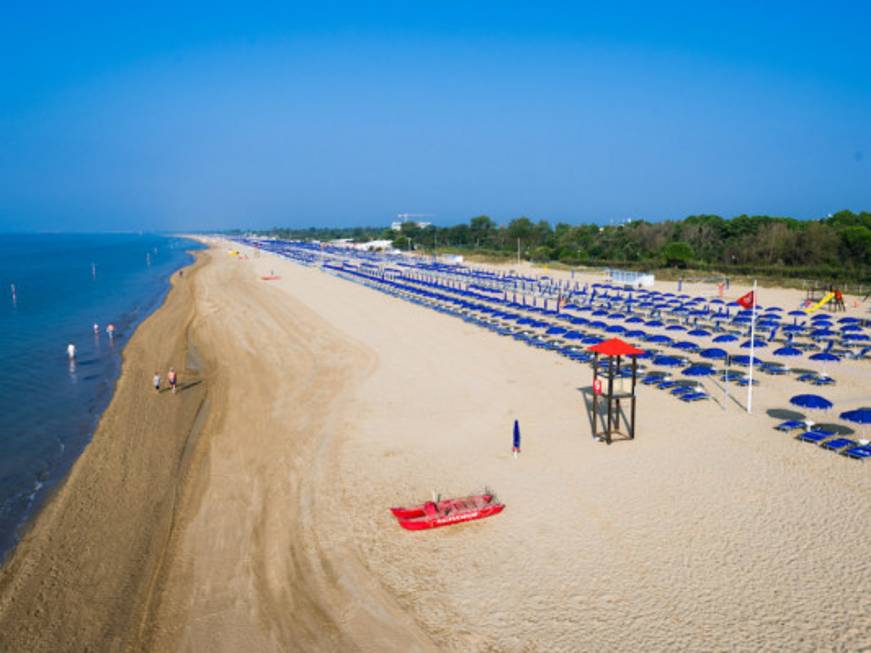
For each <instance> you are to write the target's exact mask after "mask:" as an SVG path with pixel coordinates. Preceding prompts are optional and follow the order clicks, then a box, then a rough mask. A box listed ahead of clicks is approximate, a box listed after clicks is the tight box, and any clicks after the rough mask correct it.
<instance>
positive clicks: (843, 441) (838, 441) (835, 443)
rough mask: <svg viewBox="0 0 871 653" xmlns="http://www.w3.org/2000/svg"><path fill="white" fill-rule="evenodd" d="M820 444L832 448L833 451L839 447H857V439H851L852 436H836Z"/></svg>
mask: <svg viewBox="0 0 871 653" xmlns="http://www.w3.org/2000/svg"><path fill="white" fill-rule="evenodd" d="M820 446H821V447H825V448H826V449H830V450H832V451H837V450H838V449H843V448H844V447H849V446H854V447H855V446H856V441H855V440H851V439H850V438H835V439H834V440H829V441H828V442H823V443H822V444H821V445H820Z"/></svg>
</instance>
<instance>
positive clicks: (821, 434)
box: [795, 431, 834, 444]
mask: <svg viewBox="0 0 871 653" xmlns="http://www.w3.org/2000/svg"><path fill="white" fill-rule="evenodd" d="M833 435H834V433H831V432H830V431H805V432H804V433H800V434H798V435H797V436H796V437H795V439H796V440H801V441H802V442H810V443H811V444H819V443H820V442H822V441H823V440H825V439H826V438H830V437H832V436H833Z"/></svg>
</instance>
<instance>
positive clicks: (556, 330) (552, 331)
mask: <svg viewBox="0 0 871 653" xmlns="http://www.w3.org/2000/svg"><path fill="white" fill-rule="evenodd" d="M545 333H546V334H547V335H549V336H559V335H562V334H564V333H568V329H566V328H564V327H561V326H552V327H550V328H549V329H548V330H547V331H545Z"/></svg>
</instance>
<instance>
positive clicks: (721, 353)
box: [699, 347, 729, 360]
mask: <svg viewBox="0 0 871 653" xmlns="http://www.w3.org/2000/svg"><path fill="white" fill-rule="evenodd" d="M728 355H729V354H728V352H727V351H726V350H725V349H719V348H717V347H711V348H710V349H702V351H700V352H699V356H701V357H702V358H707V359H710V360H723V359H724V358H726V356H728Z"/></svg>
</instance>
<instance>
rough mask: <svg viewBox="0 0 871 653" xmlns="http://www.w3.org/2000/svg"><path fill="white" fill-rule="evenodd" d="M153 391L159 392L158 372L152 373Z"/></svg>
mask: <svg viewBox="0 0 871 653" xmlns="http://www.w3.org/2000/svg"><path fill="white" fill-rule="evenodd" d="M154 389H155V390H156V391H157V392H160V372H155V373H154Z"/></svg>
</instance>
